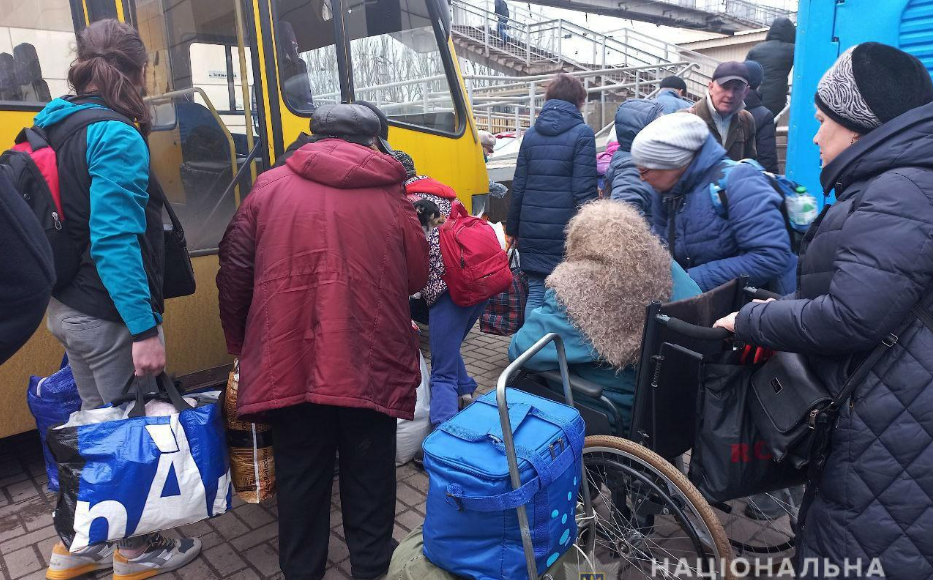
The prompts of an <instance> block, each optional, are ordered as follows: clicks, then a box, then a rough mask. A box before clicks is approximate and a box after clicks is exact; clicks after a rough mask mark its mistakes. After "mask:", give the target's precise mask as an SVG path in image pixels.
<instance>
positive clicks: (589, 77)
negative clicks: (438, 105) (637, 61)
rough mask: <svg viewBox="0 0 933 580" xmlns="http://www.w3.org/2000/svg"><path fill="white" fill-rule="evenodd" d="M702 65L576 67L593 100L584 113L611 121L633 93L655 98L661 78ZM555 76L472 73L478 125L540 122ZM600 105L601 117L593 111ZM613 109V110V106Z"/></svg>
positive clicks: (501, 127)
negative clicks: (538, 115) (617, 107)
mask: <svg viewBox="0 0 933 580" xmlns="http://www.w3.org/2000/svg"><path fill="white" fill-rule="evenodd" d="M696 67H697V65H696V64H695V63H689V62H674V63H665V64H662V65H646V66H638V67H627V68H611V69H597V70H588V71H576V72H571V73H568V74H571V75H573V76H576V77H577V78H579V79H580V80H581V81H582V82H583V85H584V87H586V91H587V94H589V95H591V96H592V95H598V96H599V100H598V101H596V100H594V99H592V98H591V99H588V100H587V101H586V103H584V105H583V110H582V113H583V117H584V119H587V120H589V121H590V123H591V124H593V125H594V126H595V128H600V127H605V126H606V124H607V123H609V124H610V125H611V119H612V118H613V117H614V116H615V107H616V105H617V104H618V103H619V101H621V100H624V99H625V98H627V97H635V98H650V97H653V96H654V95H655V94H656V93H657V92H658V90H659V89H660V86H659V84H660V81H661V80H662V79H663V78H665V77H668V76H679V77H682V78H683V77H685V76H687V75H690V74H691V73H693V72H695V70H696ZM550 79H551V75H536V76H527V77H507V76H485V75H467V76H464V81H465V82H466V85H467V92H468V94H469V97H470V102H471V103H472V106H473V116H474V117H475V119H476V124H477V126H478V127H480V128H484V129H486V130H488V131H489V132H491V133H502V132H511V131H514V132H516V136H520V134H521V133H522V132H523V131H524V130H525V129H527V128H528V127H530V126H531V125H532V124H533V123H534V119H535V115H537V113H538V112H539V111H540V110H541V107H543V106H544V101H545V98H544V94H545V90H546V88H547V83H548V82H549V81H550ZM597 106H598V107H599V118H598V119H594V118H593V117H592V115H591V113H592V112H593V109H594V108H595V107H597ZM610 109H611V110H610Z"/></svg>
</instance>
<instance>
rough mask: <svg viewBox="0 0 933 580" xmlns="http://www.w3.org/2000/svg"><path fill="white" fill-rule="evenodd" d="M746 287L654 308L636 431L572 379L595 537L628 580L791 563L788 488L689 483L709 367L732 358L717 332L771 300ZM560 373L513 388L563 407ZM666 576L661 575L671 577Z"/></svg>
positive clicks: (593, 387)
mask: <svg viewBox="0 0 933 580" xmlns="http://www.w3.org/2000/svg"><path fill="white" fill-rule="evenodd" d="M746 282H747V280H746V279H744V278H739V279H737V280H734V281H732V282H730V283H728V284H725V285H723V286H721V287H719V288H716V289H714V290H711V291H709V292H706V293H704V294H701V295H699V296H696V297H693V298H689V299H686V300H681V301H679V302H673V303H669V304H661V303H658V302H654V303H652V304H650V305H649V306H648V307H647V316H646V321H645V326H644V334H643V342H642V350H641V354H640V358H639V363H638V367H637V373H636V387H635V395H634V405H633V411H632V417H631V424H630V425H628V426H626V425H625V422H624V421H623V420H622V416H621V413H620V411H619V409H618V408H617V407H616V405H614V404H613V402H612V401H611V400H610V398H609V397H607V395H606V393H605V392H604V389H603V387H602V386H601V385H598V384H595V383H593V382H590V381H587V380H584V379H582V378H581V377H579V376H577V375H574V374H573V373H571V374H570V376H569V383H570V388H571V390H572V392H573V394H574V406H575V407H576V408H577V409H578V410H579V411H580V413H581V415H582V416H583V418H584V420H585V421H586V429H587V438H586V443H585V446H584V449H583V463H584V470H585V472H586V479H587V481H588V484H589V495H590V496H591V498H592V504H593V510H594V517H595V526H593V528H590V529H589V530H588V531H587V532H586V533H594V534H595V537H594V538H586V540H589V541H591V542H592V543H594V544H595V554H594V555H595V557H596V559H597V560H598V561H599V562H600V563H601V564H602V565H604V566H606V567H610V566H612V565H613V564H616V565H618V567H619V574H618V577H619V578H642V577H655V576H657V575H658V573H661V571H663V570H664V569H665V568H664V566H665V565H669V566H670V568H668V570H671V571H672V570H673V568H674V567H675V566H677V565H679V564H681V563H684V564H685V565H687V566H688V567H689V568H690V572H691V573H693V574H695V575H700V574H703V573H706V574H708V573H710V572H711V571H712V570H721V568H720V567H721V566H725V570H726V571H727V576H728V570H729V562H730V561H731V560H732V559H733V558H736V557H742V558H743V559H746V560H748V561H750V562H752V561H758V562H757V563H756V565H762V564H765V562H763V561H761V560H763V559H765V558H767V559H769V561H770V562H771V563H772V565H778V564H780V560H781V558H782V557H789V556H791V555H792V551H793V549H794V534H793V529H794V526H795V525H796V518H797V511H798V500H797V499H796V495H795V494H791V493H789V492H787V491H786V490H781V491H777V492H773V493H768V494H761V495H758V496H752V497H745V498H736V499H734V500H731V501H726V502H712V501H709V500H708V499H707V498H706V497H704V496H703V494H702V493H701V492H700V491H699V490H698V489H697V487H695V486H694V485H693V484H692V483H691V482H690V480H689V477H688V476H689V458H690V450H691V448H692V447H693V442H694V436H695V432H694V431H695V428H696V420H695V419H696V401H697V394H698V389H699V388H700V365H701V364H702V363H703V360H704V358H706V357H712V356H714V355H718V354H721V353H724V352H726V351H728V350H731V349H732V348H733V347H732V345H731V344H730V343H729V342H727V340H726V339H727V338H729V337H730V336H731V335H730V333H728V332H727V331H725V330H723V329H713V328H711V326H712V324H713V323H714V322H715V321H716V320H718V319H719V318H721V317H723V316H726V315H727V314H729V313H731V312H734V311H736V310H738V309H739V308H741V307H742V306H743V305H744V304H745V303H746V302H747V301H748V300H749V299H750V298H753V297H772V296H769V295H768V293H764V292H761V291H757V290H756V289H754V288H749V287H747V284H746ZM561 382H562V379H561V375H560V373H558V372H556V371H547V372H530V371H523V372H522V373H520V374H519V375H517V376H516V378H515V380H513V382H512V386H513V387H514V388H518V389H522V390H525V391H529V392H532V393H534V394H536V395H539V396H543V397H548V398H552V399H554V400H563V396H562V394H561V393H562V389H561V388H560V387H561ZM662 576H663V573H662Z"/></svg>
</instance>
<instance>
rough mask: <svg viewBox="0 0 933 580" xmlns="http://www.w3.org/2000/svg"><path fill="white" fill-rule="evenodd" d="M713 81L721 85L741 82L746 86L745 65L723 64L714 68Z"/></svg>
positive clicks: (735, 63) (746, 68)
mask: <svg viewBox="0 0 933 580" xmlns="http://www.w3.org/2000/svg"><path fill="white" fill-rule="evenodd" d="M713 80H714V81H716V82H717V83H719V84H721V85H722V84H725V83H727V82H729V81H742V82H743V83H745V84H746V85H747V84H748V67H747V66H745V63H741V62H738V61H730V62H724V63H722V64H720V65H719V66H717V67H716V71H715V72H714V73H713Z"/></svg>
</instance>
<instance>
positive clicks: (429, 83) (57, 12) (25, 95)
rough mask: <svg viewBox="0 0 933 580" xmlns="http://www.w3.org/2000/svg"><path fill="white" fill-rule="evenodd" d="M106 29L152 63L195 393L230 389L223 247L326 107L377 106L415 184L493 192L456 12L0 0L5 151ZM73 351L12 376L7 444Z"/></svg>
mask: <svg viewBox="0 0 933 580" xmlns="http://www.w3.org/2000/svg"><path fill="white" fill-rule="evenodd" d="M103 18H117V19H119V20H122V21H125V22H129V23H131V24H133V25H134V26H135V27H137V29H138V30H139V32H140V34H141V36H142V39H143V42H145V44H146V47H147V48H148V50H149V66H148V69H147V72H146V81H147V82H146V89H147V99H148V100H149V102H150V105H151V107H152V110H153V119H154V123H153V131H152V134H151V135H150V138H149V141H150V149H151V153H152V160H153V166H154V170H155V173H156V175H158V177H159V180H160V181H161V183H162V185H163V187H164V189H165V191H166V193H167V195H168V197H169V198H170V200H171V202H172V204H173V207H175V209H176V212H177V213H178V215H179V218H180V219H181V221H182V223H183V225H184V228H185V233H186V235H187V238H188V247H189V250H190V251H191V253H192V262H193V264H194V269H195V274H196V277H197V285H198V289H197V292H196V293H195V294H194V295H193V296H188V297H185V298H177V299H172V300H169V301H168V303H167V305H166V308H167V311H166V315H165V325H164V328H165V338H166V344H167V350H168V370H169V372H172V373H174V374H176V375H177V376H180V377H181V378H182V379H183V381H184V382H185V383H186V385H189V386H190V385H200V384H208V383H216V382H219V381H222V380H224V377H225V376H226V372H227V369H228V368H229V364H230V362H231V357H230V356H228V355H227V353H226V347H225V343H224V339H223V333H222V331H221V327H220V322H219V317H218V307H217V288H216V286H215V284H214V277H215V275H216V272H217V245H218V243H219V242H220V239H221V237H222V236H223V232H224V230H225V228H226V226H227V224H228V222H229V221H230V218H231V217H232V216H233V213H234V212H235V211H236V207H237V206H238V204H239V203H240V201H241V200H242V198H243V197H244V196H245V195H247V194H248V192H249V189H250V185H251V183H252V182H253V180H255V178H256V175H257V174H258V173H260V172H262V171H263V170H264V169H267V168H269V167H271V166H272V164H273V163H274V162H275V159H276V158H277V157H278V156H280V155H281V154H282V153H283V152H284V151H285V149H286V148H287V147H288V145H289V144H290V143H291V142H292V141H294V140H295V138H297V136H298V135H299V133H301V132H302V131H304V132H308V130H309V119H310V116H311V112H312V111H313V109H314V107H315V106H317V105H320V104H323V103H334V102H352V101H357V100H367V101H370V102H373V103H375V104H377V105H379V106H380V107H382V108H383V110H384V111H385V112H386V114H387V115H388V117H389V119H390V124H391V127H390V131H389V141H390V143H391V144H392V146H393V147H395V148H398V149H402V150H404V151H407V152H408V153H410V154H411V155H412V157H413V158H414V159H415V162H416V164H417V167H418V169H419V172H421V173H425V174H428V175H431V176H433V177H436V178H437V179H439V180H441V181H444V182H446V183H448V184H450V185H451V186H453V187H454V188H455V189H456V190H457V192H458V195H459V196H460V198H461V201H463V202H464V204H466V206H467V207H468V208H469V207H472V205H471V204H472V201H473V196H474V195H481V194H483V193H485V192H486V191H487V189H488V187H487V184H488V180H487V174H486V169H485V165H484V163H483V155H482V149H481V147H480V145H479V141H478V138H477V134H476V128H475V124H474V121H473V118H472V116H471V113H470V107H469V103H468V102H467V93H466V90H465V87H464V85H463V79H462V76H461V74H460V69H459V65H458V62H457V58H456V55H455V53H454V48H453V43H452V42H451V39H450V18H449V7H448V3H447V1H446V0H242V1H240V0H0V148H3V147H5V146H6V145H3V144H5V143H10V144H12V142H13V139H14V137H15V136H16V134H17V132H18V131H19V130H20V129H21V128H22V127H24V126H29V125H31V124H32V118H33V116H34V115H35V113H36V112H37V111H39V110H40V109H41V108H42V106H43V105H44V103H45V102H46V101H48V100H49V99H50V98H52V97H55V96H58V95H62V94H65V93H67V92H68V87H67V80H66V78H67V71H68V67H69V65H70V63H71V61H72V60H73V50H74V41H75V32H76V31H77V30H80V29H81V28H83V27H84V26H86V25H87V23H89V22H93V21H96V20H100V19H103ZM62 353H63V351H62V348H61V346H60V345H59V344H58V343H57V341H55V339H54V338H52V336H51V335H50V334H49V333H48V332H47V331H46V330H45V329H44V328H40V329H39V330H38V331H37V332H36V334H35V336H33V337H32V339H31V340H30V342H29V343H28V344H27V345H26V346H25V347H24V348H23V349H22V350H21V351H20V352H19V353H17V354H16V355H15V356H14V357H13V358H12V359H10V360H9V361H8V362H7V363H6V364H4V365H3V366H2V367H0V397H2V398H0V400H3V401H4V403H3V404H2V405H0V437H5V436H9V435H12V434H15V433H20V432H23V431H27V430H30V429H33V428H34V427H35V424H34V422H33V420H32V417H31V416H30V414H29V412H28V409H27V408H26V402H25V401H26V399H25V393H24V391H25V389H26V385H27V383H28V379H29V375H31V374H35V375H47V374H49V373H50V372H52V371H54V370H55V369H56V368H57V366H58V363H59V361H60V360H61V357H62Z"/></svg>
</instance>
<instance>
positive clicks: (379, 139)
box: [275, 101, 392, 167]
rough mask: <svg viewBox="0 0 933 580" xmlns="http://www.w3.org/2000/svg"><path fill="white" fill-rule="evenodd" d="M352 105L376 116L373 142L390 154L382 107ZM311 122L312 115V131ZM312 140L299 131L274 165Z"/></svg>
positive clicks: (387, 122) (386, 120)
mask: <svg viewBox="0 0 933 580" xmlns="http://www.w3.org/2000/svg"><path fill="white" fill-rule="evenodd" d="M354 105H360V106H362V107H366V108H367V109H369V110H370V111H372V113H373V114H374V115H375V116H376V118H377V119H378V121H379V132H378V133H377V135H376V142H375V143H376V146H377V147H378V149H379V151H381V152H383V153H390V154H391V153H392V147H391V146H390V145H389V118H388V117H386V114H385V113H383V112H382V109H380V108H379V107H377V106H376V105H374V104H372V103H370V102H369V101H356V102H355V103H354ZM313 122H314V117H312V128H311V131H312V132H313V131H314V127H313ZM312 141H314V138H313V137H312V136H311V135H308V134H307V133H299V134H298V138H297V139H295V141H294V142H293V143H292V144H291V145H289V146H288V149H286V150H285V153H283V154H282V155H280V156H279V158H278V159H276V161H275V167H281V166H282V165H285V162H286V161H288V158H289V157H291V156H292V154H293V153H294V152H295V151H297V150H298V149H300V148H301V147H302V146H304V145H307V144H308V143H311V142H312Z"/></svg>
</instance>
